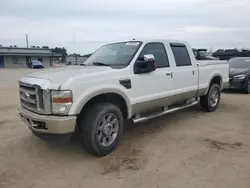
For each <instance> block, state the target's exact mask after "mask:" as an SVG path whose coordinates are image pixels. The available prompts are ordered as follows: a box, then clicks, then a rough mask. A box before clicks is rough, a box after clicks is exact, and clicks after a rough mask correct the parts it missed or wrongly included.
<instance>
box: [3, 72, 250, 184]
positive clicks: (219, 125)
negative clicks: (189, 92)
mask: <svg viewBox="0 0 250 188" xmlns="http://www.w3.org/2000/svg"><path fill="white" fill-rule="evenodd" d="M32 71H34V70H27V69H16V70H14V69H10V70H0V188H14V187H18V188H33V187H36V188H44V187H49V188H50V187H53V188H64V187H65V188H68V187H72V188H79V187H84V188H88V187H89V188H98V187H102V188H106V187H107V188H112V187H115V188H117V187H122V188H123V187H124V188H128V187H135V188H138V187H143V188H147V187H149V188H154V187H156V188H158V187H164V188H167V187H171V188H183V187H185V188H189V187H190V188H202V187H205V188H213V187H214V188H218V187H219V188H224V187H227V188H228V187H231V188H249V187H250V163H249V159H250V136H249V135H250V116H249V112H250V95H246V94H240V93H237V92H233V93H224V94H223V95H222V101H221V105H220V107H219V108H218V110H217V111H216V112H214V113H205V112H202V111H201V110H200V107H199V106H195V107H192V108H189V109H186V110H182V111H179V112H176V113H173V114H168V115H165V116H163V117H160V118H156V119H154V120H151V121H148V122H146V123H141V124H137V125H133V124H132V123H130V122H127V123H126V131H125V133H124V136H123V139H122V141H121V143H120V145H119V147H118V148H117V149H116V151H114V152H113V153H112V154H111V155H109V156H106V157H103V158H97V157H94V156H91V155H89V154H87V153H86V152H85V151H84V150H83V149H82V146H81V144H79V143H77V142H70V141H68V140H67V139H64V140H51V141H49V142H48V141H42V140H40V139H39V138H37V137H35V136H33V135H32V133H31V132H30V131H29V129H28V128H27V127H26V125H24V123H23V122H21V121H20V119H19V117H18V116H17V107H18V87H17V80H18V79H19V78H20V77H21V76H23V75H26V74H28V72H32Z"/></svg>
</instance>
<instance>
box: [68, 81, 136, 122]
mask: <svg viewBox="0 0 250 188" xmlns="http://www.w3.org/2000/svg"><path fill="white" fill-rule="evenodd" d="M105 93H114V94H118V95H120V96H121V97H122V98H123V99H124V101H125V102H126V105H127V113H128V118H130V117H131V116H132V107H131V102H130V100H129V97H128V96H127V94H126V92H125V91H124V89H123V88H120V87H115V86H109V85H106V86H103V87H102V88H100V87H94V88H90V89H87V90H86V91H84V92H83V93H82V94H81V95H80V96H79V97H77V99H75V101H74V102H73V105H72V107H71V109H70V111H69V115H77V114H80V112H81V110H82V108H83V107H84V105H85V104H86V103H87V102H88V101H89V100H90V99H92V98H94V97H96V96H98V95H101V94H105Z"/></svg>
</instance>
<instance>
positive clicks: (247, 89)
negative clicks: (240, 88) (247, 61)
mask: <svg viewBox="0 0 250 188" xmlns="http://www.w3.org/2000/svg"><path fill="white" fill-rule="evenodd" d="M245 93H247V94H248V93H250V78H249V79H248V80H247V82H246V87H245Z"/></svg>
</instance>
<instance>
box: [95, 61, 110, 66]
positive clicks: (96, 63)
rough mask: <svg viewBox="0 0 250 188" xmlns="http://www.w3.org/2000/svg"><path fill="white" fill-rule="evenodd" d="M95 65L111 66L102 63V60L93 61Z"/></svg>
mask: <svg viewBox="0 0 250 188" xmlns="http://www.w3.org/2000/svg"><path fill="white" fill-rule="evenodd" d="M93 65H95V66H110V65H109V64H106V63H102V62H93Z"/></svg>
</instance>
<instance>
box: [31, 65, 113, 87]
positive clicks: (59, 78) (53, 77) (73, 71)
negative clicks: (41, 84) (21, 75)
mask: <svg viewBox="0 0 250 188" xmlns="http://www.w3.org/2000/svg"><path fill="white" fill-rule="evenodd" d="M112 70H113V69H112V68H110V67H105V66H69V67H63V68H53V69H50V70H44V71H39V72H35V73H32V74H30V75H28V77H31V78H40V79H41V78H42V79H46V80H49V81H51V83H54V84H59V85H61V84H63V83H65V82H66V81H67V80H68V79H70V78H73V77H76V76H79V75H84V76H86V77H87V76H90V75H92V74H95V73H100V72H103V71H112Z"/></svg>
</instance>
